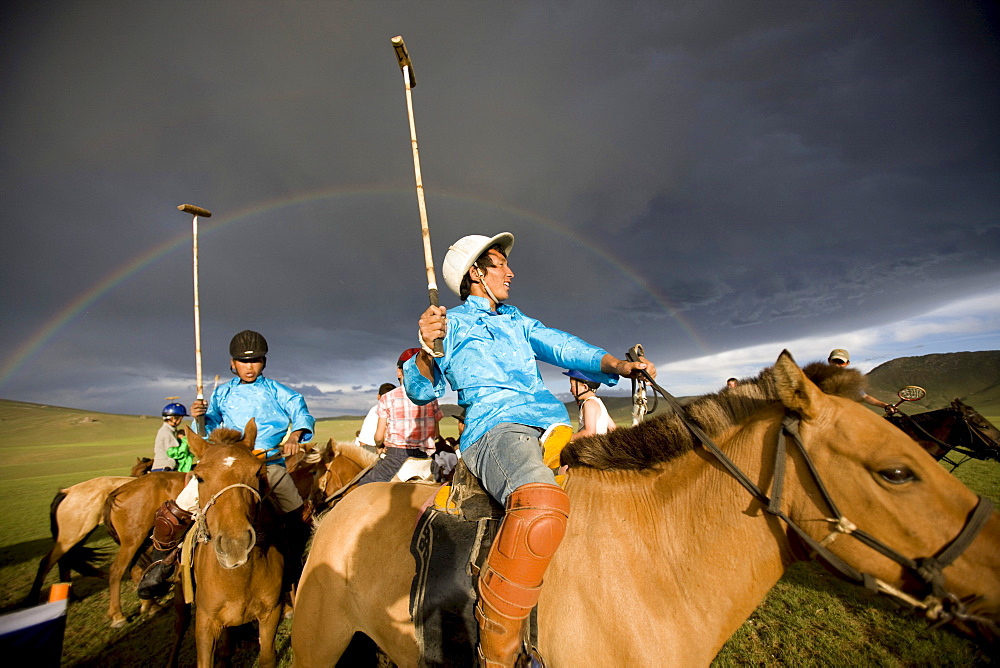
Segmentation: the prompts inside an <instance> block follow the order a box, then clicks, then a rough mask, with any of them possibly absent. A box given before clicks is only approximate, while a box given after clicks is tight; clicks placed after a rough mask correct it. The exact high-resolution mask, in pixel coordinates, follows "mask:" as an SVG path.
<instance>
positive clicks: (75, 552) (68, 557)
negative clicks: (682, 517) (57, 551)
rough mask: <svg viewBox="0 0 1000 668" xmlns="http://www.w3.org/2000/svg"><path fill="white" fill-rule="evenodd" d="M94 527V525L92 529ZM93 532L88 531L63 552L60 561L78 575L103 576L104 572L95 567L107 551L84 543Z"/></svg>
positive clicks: (105, 555) (105, 556)
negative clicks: (81, 538) (67, 550)
mask: <svg viewBox="0 0 1000 668" xmlns="http://www.w3.org/2000/svg"><path fill="white" fill-rule="evenodd" d="M96 528H97V527H94V529H96ZM93 533H94V530H93V529H92V530H91V531H90V533H88V534H87V535H86V536H84V537H83V540H81V541H80V542H79V543H77V544H76V545H74V546H73V547H71V548H70V550H69V552H67V553H66V554H64V555H63V556H62V559H60V561H61V562H62V563H63V564H65V565H66V566H67V567H69V568H72V569H73V570H74V571H76V572H77V573H79V574H80V575H90V576H92V577H104V575H105V574H104V573H103V572H102V571H101V569H100V568H98V567H97V564H99V563H100V562H101V561H103V560H104V559H105V558H107V556H108V552H107V551H106V550H102V549H100V548H96V547H88V546H87V545H85V544H84V543H86V542H87V540H88V539H89V538H90V536H91V534H93Z"/></svg>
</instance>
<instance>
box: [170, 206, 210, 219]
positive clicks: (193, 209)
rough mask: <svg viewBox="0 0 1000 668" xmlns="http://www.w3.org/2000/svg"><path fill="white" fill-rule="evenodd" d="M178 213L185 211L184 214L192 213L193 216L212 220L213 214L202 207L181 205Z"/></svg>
mask: <svg viewBox="0 0 1000 668" xmlns="http://www.w3.org/2000/svg"><path fill="white" fill-rule="evenodd" d="M177 210H178V211H183V212H184V213H190V214H191V215H192V216H200V217H202V218H211V217H212V212H211V211H209V210H208V209H203V208H201V207H200V206H195V205H194V204H181V205H180V206H179V207H177Z"/></svg>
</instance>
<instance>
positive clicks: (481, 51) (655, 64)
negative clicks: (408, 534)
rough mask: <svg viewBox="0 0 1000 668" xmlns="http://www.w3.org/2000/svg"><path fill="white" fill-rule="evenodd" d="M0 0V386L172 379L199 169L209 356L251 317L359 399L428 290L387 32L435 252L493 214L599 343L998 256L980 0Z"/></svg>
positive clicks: (926, 281) (150, 400) (876, 295)
mask: <svg viewBox="0 0 1000 668" xmlns="http://www.w3.org/2000/svg"><path fill="white" fill-rule="evenodd" d="M2 11H3V12H4V16H3V18H4V20H3V26H4V27H3V31H4V40H2V46H0V49H2V55H3V59H2V65H0V67H2V70H0V74H2V76H3V80H4V82H5V95H4V102H3V114H2V118H0V131H2V136H3V142H2V153H0V170H2V171H0V175H2V179H0V196H2V197H3V201H4V213H3V215H4V227H5V230H7V231H8V234H7V242H6V243H5V244H4V245H3V250H2V254H3V255H2V259H3V262H2V265H3V266H2V268H0V272H2V276H3V280H4V285H5V286H16V289H15V290H10V289H8V290H5V295H4V297H3V313H4V318H3V319H2V320H3V322H2V323H0V342H2V343H3V344H4V347H5V350H7V351H13V353H12V354H11V357H10V358H9V361H8V362H7V366H5V367H4V373H5V374H6V375H5V376H3V377H2V379H0V396H5V397H10V398H18V399H25V400H38V401H44V402H48V403H58V402H57V398H58V400H59V401H61V402H63V403H65V404H66V405H72V406H79V407H85V408H99V409H103V410H111V411H117V412H136V413H140V412H145V413H151V412H155V411H156V410H158V406H156V405H155V404H157V403H159V402H161V401H162V397H164V396H173V395H178V394H180V395H185V396H188V395H193V385H194V383H193V379H192V378H191V376H192V373H191V369H192V367H193V365H192V361H193V360H192V358H193V340H192V324H191V318H192V307H191V299H192V294H191V264H190V261H191V256H190V222H191V221H190V218H189V217H187V216H184V215H182V214H180V213H178V212H177V211H176V209H175V207H176V206H177V205H178V204H181V203H184V202H191V203H194V204H198V205H201V206H206V207H208V208H210V209H212V210H213V212H214V214H215V215H214V216H213V217H212V218H211V219H208V220H202V221H201V223H202V233H201V235H200V257H201V268H200V269H201V278H200V280H201V308H202V314H201V315H202V326H203V345H202V348H203V351H204V358H205V375H206V386H207V387H208V388H209V389H210V388H211V386H212V383H213V378H214V376H215V374H219V375H220V377H221V381H220V382H225V381H227V380H228V379H229V378H230V377H231V376H230V375H229V369H228V358H227V349H228V341H229V337H230V336H231V335H232V334H233V332H235V331H238V330H241V329H244V328H252V329H258V330H260V331H261V332H263V333H264V334H265V335H266V336H267V337H268V339H269V341H270V342H271V349H272V350H271V355H270V356H269V362H268V371H267V373H268V375H271V376H272V377H274V378H275V379H277V380H282V381H284V382H289V383H293V384H295V386H296V387H301V388H306V389H308V395H309V401H310V405H311V406H314V409H315V411H316V412H317V413H319V414H335V413H337V412H339V411H348V410H350V411H353V412H361V411H363V410H364V409H365V408H366V407H367V406H368V405H369V404H370V403H371V402H372V401H373V400H374V388H377V387H378V385H379V384H380V383H382V382H393V381H395V359H396V357H397V356H398V354H399V352H400V351H402V350H403V349H405V348H408V347H411V346H413V345H414V343H415V330H416V324H415V320H416V316H417V315H418V314H419V312H420V311H421V310H422V309H423V307H424V304H425V303H426V292H425V289H424V285H423V283H424V280H423V278H424V274H423V266H422V257H421V253H420V236H419V228H418V222H419V221H418V217H417V208H416V202H415V197H414V183H413V172H412V156H411V152H410V146H409V140H408V127H407V122H406V113H405V101H404V95H403V87H402V85H401V84H402V81H401V77H400V74H399V70H398V68H397V67H396V63H395V60H394V57H393V53H392V49H391V47H390V46H389V42H388V40H389V37H391V36H392V35H395V34H398V33H402V34H403V35H404V37H405V38H406V40H407V43H408V45H409V47H410V51H411V55H412V56H413V58H414V63H415V69H416V75H417V80H418V86H417V88H416V89H415V90H414V92H413V94H414V110H415V115H416V120H417V128H418V137H419V140H420V151H421V160H422V168H423V175H424V184H425V189H426V194H427V208H428V213H429V216H430V220H431V229H432V239H433V242H434V249H435V256H436V261H437V263H438V265H440V261H441V258H442V257H443V256H444V252H445V250H446V248H447V246H448V244H449V243H451V241H453V240H454V239H456V238H458V237H460V236H462V235H465V234H469V233H495V232H498V231H501V230H509V231H512V232H514V233H515V235H516V236H517V244H516V245H515V250H514V254H513V255H512V260H511V262H512V267H513V268H514V271H515V272H516V277H515V280H514V287H513V297H512V302H513V303H516V304H517V305H519V306H521V307H522V308H523V309H524V310H525V311H526V312H528V313H529V314H531V315H533V316H536V317H539V318H540V319H542V320H543V321H544V322H546V323H547V324H550V325H552V326H555V327H559V328H560V329H565V330H568V331H571V332H574V333H577V334H580V335H581V336H583V337H584V338H586V339H588V340H591V341H593V342H594V343H596V344H598V345H601V346H603V347H606V348H607V349H608V350H611V351H612V352H614V353H615V354H619V355H620V354H622V353H623V352H624V350H625V349H626V348H627V347H628V346H630V345H632V344H633V343H635V342H636V340H642V341H643V343H644V345H645V346H646V349H647V351H648V352H650V354H651V356H652V357H653V359H655V360H657V361H658V362H660V361H662V362H668V361H672V360H679V359H685V358H687V357H694V356H699V355H708V354H710V353H713V352H716V351H720V350H731V349H735V348H739V347H744V346H753V345H758V344H764V343H768V342H772V341H776V340H782V339H788V338H789V337H799V336H813V335H818V334H820V333H824V332H827V333H828V332H830V331H835V332H841V331H847V330H849V329H855V328H864V327H872V326H875V325H879V324H883V323H889V322H894V321H895V320H897V319H899V318H905V317H909V316H913V315H915V314H919V313H923V312H926V311H929V310H931V309H932V308H934V307H936V306H938V305H943V304H946V303H949V301H950V300H953V299H955V298H957V297H958V296H961V295H963V294H967V293H973V292H976V291H982V290H984V289H986V288H988V287H989V286H991V285H995V283H996V280H995V279H996V277H997V275H998V272H1000V266H998V258H1000V252H998V251H1000V223H998V218H997V213H996V212H997V210H998V204H1000V195H998V193H1000V183H998V181H1000V178H998V174H1000V158H998V156H1000V141H998V131H997V126H996V121H995V119H996V118H998V117H1000V74H998V72H1000V53H998V46H997V44H998V42H997V40H996V34H997V32H996V15H995V12H994V10H993V9H992V8H991V6H989V5H986V4H983V3H972V2H949V3H944V2H887V3H864V2H838V3H821V2H769V3H744V2H703V3H694V4H691V3H662V2H630V3H606V2H576V3H572V4H566V3H550V2H535V3H419V4H417V3H414V4H403V3H335V2H330V3H296V4H288V3H279V4H275V3H263V2H239V3H236V2H231V3H229V2H207V3H206V2H201V3H194V2H179V3H133V4H122V3H106V2H91V3H63V4H58V5H52V4H45V3H33V4H21V5H19V6H18V5H12V4H9V5H8V6H6V7H5V9H3V10H2ZM157 248H160V249H162V252H159V253H154V252H153V251H154V249H157ZM143 257H145V258H146V260H145V261H144V262H140V263H138V264H137V266H134V267H132V269H131V270H130V271H126V268H128V267H129V266H130V263H136V262H137V259H138V258H143ZM439 278H440V277H439ZM102 281H103V282H105V283H107V285H106V287H105V288H104V289H103V290H101V291H100V295H99V296H97V295H96V293H97V292H98V291H97V290H96V289H95V286H100V285H102ZM442 301H443V303H444V304H445V305H453V304H455V303H456V302H457V300H455V299H454V298H453V297H452V296H451V295H450V294H449V293H447V291H446V289H445V288H444V287H443V286H442ZM74 305H76V306H80V305H82V306H80V310H79V311H78V312H76V313H75V315H73V316H72V317H67V318H64V319H63V320H60V316H61V315H62V316H66V315H67V314H69V313H70V312H71V311H72V309H73V307H74ZM15 364H16V367H15V366H14V365H15ZM558 382H561V381H558Z"/></svg>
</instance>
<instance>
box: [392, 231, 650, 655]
mask: <svg viewBox="0 0 1000 668" xmlns="http://www.w3.org/2000/svg"><path fill="white" fill-rule="evenodd" d="M513 244H514V237H513V235H511V234H509V233H503V234H498V235H496V236H494V237H485V236H482V235H470V236H466V237H463V238H461V239H459V240H458V241H456V242H455V243H454V244H453V245H452V246H451V247H450V248H449V250H448V254H447V255H446V256H445V259H444V266H443V272H442V273H443V274H444V280H445V283H446V284H447V285H448V287H449V288H450V289H451V290H452V292H454V293H455V294H456V295H458V296H459V298H461V299H462V301H463V303H462V304H461V305H460V306H457V307H455V308H453V309H451V310H449V311H448V312H447V315H445V309H444V308H442V307H435V306H432V307H430V308H428V309H427V310H426V311H424V313H423V315H421V317H420V320H419V328H420V339H421V341H420V343H421V346H422V348H423V349H422V350H421V352H420V354H419V355H416V356H414V357H413V358H412V359H410V360H409V361H407V362H406V364H404V365H403V374H404V383H405V386H406V392H407V394H408V395H409V397H410V398H411V399H412V400H413V401H414V403H418V404H420V403H428V402H430V401H432V400H434V399H437V398H439V397H441V396H443V395H444V393H445V379H447V381H448V383H449V384H450V385H451V387H452V388H453V389H454V390H456V391H457V392H458V403H459V405H461V406H462V407H463V408H464V409H465V410H466V428H465V431H464V432H463V433H462V438H461V442H460V445H459V447H460V449H461V453H462V460H463V461H464V462H465V463H466V465H467V466H468V467H469V469H470V471H471V472H472V473H473V474H474V475H475V476H477V477H478V478H479V479H480V481H481V482H482V484H483V486H484V487H485V488H486V490H487V491H488V492H489V493H490V495H492V496H493V497H494V498H495V499H496V500H497V501H499V502H500V503H501V504H505V507H506V511H507V512H506V515H505V517H504V520H503V522H502V523H501V525H500V529H499V533H498V534H497V537H496V539H495V540H494V542H493V546H492V548H491V549H490V553H489V555H488V557H487V560H486V564H485V565H484V567H483V569H482V572H481V575H480V577H479V602H478V603H477V605H476V619H477V620H478V622H479V655H480V659H481V661H482V662H483V664H484V665H487V666H511V665H513V663H514V661H515V659H516V658H517V657H518V655H519V654H520V652H521V644H522V643H521V627H522V623H523V621H524V619H525V618H526V617H527V616H528V614H529V613H530V612H531V609H532V608H533V607H534V605H535V603H536V602H537V601H538V595H539V587H540V585H541V583H542V576H543V574H544V573H545V569H546V568H547V567H548V564H549V561H550V560H551V558H552V555H553V553H554V552H555V550H556V548H557V547H558V545H559V543H560V542H561V541H562V537H563V534H564V532H565V528H566V520H567V518H568V516H569V497H568V496H567V495H566V493H565V492H564V491H563V490H562V488H560V487H559V486H558V485H556V484H555V479H554V476H553V473H552V471H551V470H550V469H549V468H548V467H547V466H546V465H545V463H544V462H543V460H542V449H541V444H540V441H539V438H540V436H541V435H542V433H543V432H544V431H545V430H546V429H547V428H549V427H551V426H553V425H556V424H569V415H568V414H567V413H566V408H565V406H563V404H562V402H560V401H559V400H558V399H556V398H555V396H553V395H552V393H551V392H549V391H548V390H547V389H546V388H545V385H544V384H543V382H542V377H541V374H540V373H539V371H538V366H537V364H536V360H542V361H544V362H548V363H549V364H553V365H556V366H561V367H563V368H564V369H580V370H582V371H584V372H585V373H587V374H588V375H589V376H591V377H593V378H598V379H600V380H601V381H603V382H605V383H607V384H609V385H613V384H614V383H616V382H617V380H618V375H622V376H632V375H633V374H636V373H638V372H639V370H640V369H645V370H647V371H648V372H649V373H650V374H651V375H652V374H655V372H656V370H655V368H654V367H653V365H652V364H651V363H648V362H642V363H635V362H627V361H624V360H620V359H617V358H615V357H613V356H611V355H609V354H608V353H607V352H605V351H604V350H602V349H600V348H597V347H595V346H592V345H590V344H589V343H586V342H585V341H583V340H581V339H579V338H577V337H575V336H572V335H570V334H567V333H566V332H562V331H559V330H557V329H552V328H549V327H546V326H545V325H543V324H542V323H540V322H539V321H537V320H534V319H532V318H529V317H527V316H526V315H524V314H523V313H522V312H521V311H520V310H518V309H517V308H515V307H513V306H510V305H508V304H504V303H503V302H504V301H505V300H506V299H507V297H508V295H509V293H510V284H511V280H512V279H513V278H514V272H513V271H511V269H510V267H509V266H508V264H507V255H508V254H509V252H510V249H511V246H512V245H513ZM435 339H442V344H443V348H444V356H443V357H440V358H434V357H433V356H432V355H431V354H430V353H431V348H430V345H431V343H432V342H433V341H434V340H435ZM616 374H617V375H616ZM499 546H504V548H505V549H502V550H501V549H499Z"/></svg>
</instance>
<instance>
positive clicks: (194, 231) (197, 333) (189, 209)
mask: <svg viewBox="0 0 1000 668" xmlns="http://www.w3.org/2000/svg"><path fill="white" fill-rule="evenodd" d="M177 209H178V210H180V211H183V212H184V213H190V214H191V238H192V239H193V242H192V256H193V258H194V260H193V262H192V266H193V267H194V374H195V388H196V389H197V390H198V396H197V398H198V400H202V399H204V398H205V388H204V386H203V385H202V382H201V307H200V305H199V304H198V216H201V217H202V218H211V217H212V212H211V211H209V210H208V209H203V208H201V207H200V206H195V205H194V204H181V205H180V206H179V207H177Z"/></svg>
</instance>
